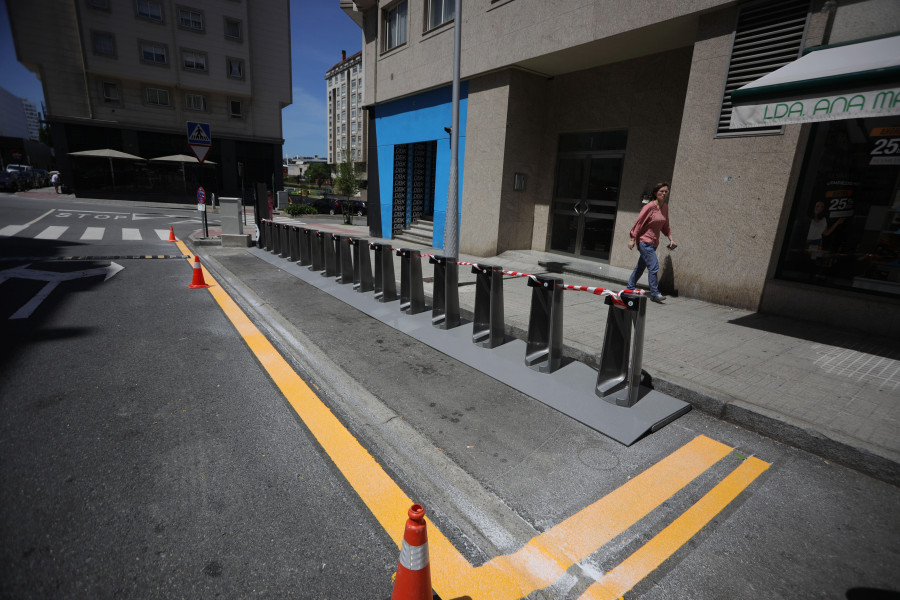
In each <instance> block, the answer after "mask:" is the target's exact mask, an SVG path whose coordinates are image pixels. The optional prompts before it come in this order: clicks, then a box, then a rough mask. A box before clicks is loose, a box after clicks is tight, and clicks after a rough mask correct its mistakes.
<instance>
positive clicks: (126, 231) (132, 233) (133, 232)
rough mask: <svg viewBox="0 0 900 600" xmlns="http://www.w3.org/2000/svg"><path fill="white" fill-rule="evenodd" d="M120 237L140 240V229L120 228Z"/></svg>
mask: <svg viewBox="0 0 900 600" xmlns="http://www.w3.org/2000/svg"><path fill="white" fill-rule="evenodd" d="M122 239H123V240H129V241H135V240H137V241H140V240H141V239H142V238H141V230H140V229H131V228H130V227H123V228H122Z"/></svg>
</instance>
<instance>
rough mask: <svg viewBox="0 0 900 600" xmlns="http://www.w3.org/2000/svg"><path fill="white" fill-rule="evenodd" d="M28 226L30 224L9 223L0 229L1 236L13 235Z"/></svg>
mask: <svg viewBox="0 0 900 600" xmlns="http://www.w3.org/2000/svg"><path fill="white" fill-rule="evenodd" d="M26 227H28V225H7V226H6V227H4V228H3V229H0V237H11V236H14V235H16V234H17V233H19V232H20V231H22V230H23V229H25V228H26Z"/></svg>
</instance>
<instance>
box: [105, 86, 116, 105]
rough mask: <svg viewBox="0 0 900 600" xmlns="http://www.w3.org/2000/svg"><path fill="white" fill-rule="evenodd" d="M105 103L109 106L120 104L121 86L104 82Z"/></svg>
mask: <svg viewBox="0 0 900 600" xmlns="http://www.w3.org/2000/svg"><path fill="white" fill-rule="evenodd" d="M103 101H104V102H106V103H108V104H119V86H118V85H116V84H115V83H110V82H108V81H104V82H103Z"/></svg>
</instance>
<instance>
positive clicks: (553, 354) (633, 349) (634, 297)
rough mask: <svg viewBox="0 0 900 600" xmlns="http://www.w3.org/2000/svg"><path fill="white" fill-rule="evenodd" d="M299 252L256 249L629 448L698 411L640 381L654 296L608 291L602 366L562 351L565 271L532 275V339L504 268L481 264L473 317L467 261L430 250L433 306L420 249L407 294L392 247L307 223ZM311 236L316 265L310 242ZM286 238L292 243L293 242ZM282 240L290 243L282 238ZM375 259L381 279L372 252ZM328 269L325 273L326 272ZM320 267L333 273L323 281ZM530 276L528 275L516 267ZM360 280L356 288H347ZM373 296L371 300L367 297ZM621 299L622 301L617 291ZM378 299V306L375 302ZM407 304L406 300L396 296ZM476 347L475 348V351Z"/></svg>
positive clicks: (409, 266)
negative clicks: (467, 303) (510, 308)
mask: <svg viewBox="0 0 900 600" xmlns="http://www.w3.org/2000/svg"><path fill="white" fill-rule="evenodd" d="M260 231H261V232H264V234H263V235H264V237H263V241H264V242H265V244H266V248H267V249H268V248H269V246H268V244H269V243H270V241H271V243H277V242H276V240H279V237H280V236H279V235H278V234H277V233H275V232H276V231H278V230H277V229H275V228H274V227H273V226H272V225H271V224H268V223H266V222H264V223H263V224H262V226H261V227H260ZM298 235H299V238H298V239H299V243H300V248H299V250H298V251H297V252H294V251H293V248H291V247H290V246H288V248H289V250H288V251H287V252H288V253H289V254H290V256H291V257H294V256H295V255H297V254H299V256H300V264H297V263H295V262H294V261H291V262H290V264H289V265H288V266H287V268H285V266H284V264H283V262H282V261H279V259H278V258H277V256H278V255H279V254H281V253H282V252H281V251H280V250H281V249H280V248H276V247H273V248H272V249H271V250H270V252H263V251H262V248H260V249H258V250H257V249H252V248H251V250H250V251H251V252H252V253H254V254H255V255H257V256H258V257H259V258H261V259H263V260H265V261H267V262H269V263H271V264H273V265H276V266H278V267H279V268H281V269H283V270H285V271H286V272H288V273H291V274H292V275H294V276H296V277H298V278H300V279H302V280H304V281H305V282H307V283H309V284H311V285H313V286H315V287H317V288H319V289H321V290H322V291H325V292H326V293H329V294H331V295H332V296H334V297H335V298H337V299H339V300H341V301H343V302H345V303H346V304H349V305H351V306H353V307H355V308H357V309H358V310H360V311H362V312H364V313H367V314H369V315H370V316H372V317H374V318H376V319H378V320H379V321H381V322H383V323H385V324H386V325H388V326H390V327H393V328H395V329H397V330H398V331H401V332H403V333H406V334H407V335H409V336H411V337H413V338H415V339H417V340H419V341H421V342H423V343H425V344H428V345H429V346H431V347H433V348H435V349H436V350H438V351H440V352H443V353H444V354H446V355H448V356H450V357H452V358H454V359H456V360H459V361H460V362H462V363H464V364H467V365H469V366H471V367H473V368H475V369H477V370H479V371H481V372H482V373H485V374H486V375H489V376H491V377H493V378H494V379H497V380H498V381H501V382H503V383H505V384H507V385H509V386H510V387H512V388H514V389H517V390H519V391H521V392H522V393H524V394H527V395H528V396H531V397H532V398H534V399H536V400H538V401H539V402H542V403H543V404H546V405H547V406H550V407H551V408H554V409H556V410H558V411H560V412H562V413H564V414H566V415H568V416H570V417H572V418H574V419H576V420H578V421H580V422H582V423H584V424H585V425H587V426H589V427H591V428H593V429H595V430H597V431H599V432H600V433H603V434H604V435H606V436H608V437H611V438H612V439H614V440H616V441H618V442H620V443H622V444H625V445H626V446H629V445H631V444H633V443H634V442H636V441H637V440H638V439H640V438H642V437H643V436H645V435H647V434H649V433H651V432H654V431H657V430H659V429H660V428H662V427H664V426H665V425H666V424H668V423H670V422H672V421H674V420H675V419H677V418H678V417H680V416H681V415H683V414H685V413H687V412H688V411H690V409H691V405H690V404H688V403H687V402H683V401H681V400H677V399H675V398H672V397H671V396H668V395H666V394H663V393H661V392H659V391H656V390H652V389H649V388H647V387H644V386H641V373H642V362H643V344H644V327H645V320H646V312H647V298H646V297H645V296H643V295H642V294H632V293H625V292H621V293H619V294H612V293H611V292H609V290H603V289H602V288H591V289H590V290H587V291H591V290H594V293H599V292H602V294H601V295H605V296H606V297H605V302H606V304H607V305H608V307H609V308H608V311H607V324H606V331H605V334H604V340H603V346H602V351H601V354H600V360H599V365H600V366H599V369H594V368H592V367H590V366H588V365H586V364H584V363H582V362H579V361H575V360H568V361H566V360H564V357H563V306H564V304H563V291H564V290H565V289H566V286H564V285H563V280H562V279H561V278H559V277H553V276H549V275H527V285H528V287H530V288H531V305H530V312H529V320H528V333H527V339H526V340H524V341H523V340H520V339H516V338H511V337H508V336H507V335H506V325H505V323H504V307H503V274H504V271H503V270H502V268H501V267H499V266H493V265H474V266H473V267H472V272H473V273H474V274H475V275H476V282H475V285H476V289H475V307H474V313H473V316H474V320H473V321H472V322H462V321H461V319H460V318H459V289H458V287H459V283H458V277H459V276H458V263H457V262H456V259H451V258H448V257H443V256H430V257H429V262H430V263H431V264H432V265H434V286H433V294H432V303H433V305H434V306H432V308H431V311H430V312H429V311H428V307H427V306H426V304H425V295H424V285H423V283H424V280H423V278H422V266H421V258H422V256H421V253H420V251H419V250H415V249H408V248H404V249H400V250H396V253H397V256H399V257H400V294H399V296H398V294H397V287H396V285H397V283H396V279H395V277H394V255H393V254H394V252H395V249H394V248H392V247H391V246H390V244H384V243H369V242H367V240H365V239H360V238H351V237H347V236H340V235H337V234H332V233H329V232H324V231H320V230H319V231H317V230H314V229H311V228H307V229H300V231H299V233H298ZM304 236H305V239H307V240H309V250H308V253H309V254H310V255H311V256H309V257H308V258H309V262H310V263H311V264H310V266H309V268H302V267H303V266H305V265H303V264H302V263H303V262H304V257H303V255H304V250H303V247H304V246H303V239H304ZM285 243H287V242H285ZM278 245H279V246H280V245H281V244H278ZM370 249H371V251H372V252H373V256H374V263H375V265H374V266H375V268H374V277H373V276H372V267H371V263H370V260H369V259H370V255H369V250H370ZM323 269H324V271H323ZM317 272H321V274H322V275H329V277H319V276H317V275H316V273H317ZM511 274H512V275H515V276H526V275H525V274H522V273H511ZM351 281H352V282H353V285H352V286H350V285H346V284H347V283H350V282H351ZM567 287H569V288H571V287H572V286H567ZM369 291H371V292H373V296H371V297H369V296H367V294H365V293H360V292H369ZM611 296H615V301H614V300H613V297H611ZM373 299H374V300H376V302H372V300H373ZM397 300H399V302H398V303H397V304H394V303H395V301H397ZM473 349H474V351H473Z"/></svg>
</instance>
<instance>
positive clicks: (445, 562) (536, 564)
mask: <svg viewBox="0 0 900 600" xmlns="http://www.w3.org/2000/svg"><path fill="white" fill-rule="evenodd" d="M176 243H177V244H178V247H179V249H180V250H181V252H182V254H184V255H185V256H186V260H187V262H188V264H191V265H192V264H193V261H194V256H193V254H191V253H190V251H188V249H187V246H185V245H184V243H183V242H181V241H178V242H176ZM201 268H202V269H203V275H204V280H205V281H206V283H207V284H208V285H209V286H210V287H209V288H208V289H209V292H210V294H212V296H213V298H214V299H215V300H216V302H217V303H218V304H219V306H220V307H221V309H222V311H223V312H224V313H225V315H226V317H227V318H228V319H229V320H230V321H231V323H232V324H233V325H234V327H235V329H236V330H237V331H238V333H239V334H240V335H241V337H243V339H244V341H245V343H246V344H247V346H248V347H249V348H250V351H251V352H253V354H254V355H255V356H256V358H257V360H259V362H260V364H262V366H263V368H264V369H265V370H266V372H267V373H268V374H269V376H270V377H271V378H272V380H273V381H274V382H275V385H276V386H277V387H278V389H279V390H281V393H282V394H284V396H285V398H286V399H287V401H288V403H289V404H290V405H291V407H292V408H293V409H294V411H295V412H296V413H297V415H298V416H299V417H300V418H301V419H302V420H303V422H304V423H305V424H306V426H307V427H308V428H309V430H310V432H311V433H312V434H313V435H314V436H315V437H316V439H317V440H318V442H319V444H321V445H322V448H323V449H324V450H325V452H327V453H328V455H329V456H330V458H331V460H332V461H334V464H335V466H337V468H338V469H339V470H340V471H341V473H342V474H343V475H344V477H345V478H346V479H347V482H348V483H349V484H350V485H351V486H352V487H353V489H354V490H355V491H356V493H357V494H359V496H360V499H361V500H362V501H363V502H364V503H365V504H366V506H367V507H368V508H369V510H370V511H371V512H372V515H373V516H374V517H375V518H376V519H377V520H378V522H379V523H380V524H381V526H382V527H383V528H384V530H385V531H386V532H387V533H388V535H389V536H390V537H391V539H393V540H394V543H395V544H397V547H398V548H400V546H401V544H402V541H403V523H404V519H405V517H404V515H406V512H407V510H408V509H409V507H410V505H411V504H413V502H412V500H411V499H410V498H409V497H408V496H407V495H406V494H405V493H404V492H403V490H401V489H400V487H399V486H398V485H397V484H396V482H394V481H393V479H391V478H390V476H388V474H387V473H386V472H385V471H384V469H383V468H382V467H381V465H379V464H378V462H377V461H376V460H375V458H374V457H373V456H372V455H371V454H369V452H368V450H366V449H365V448H364V447H363V446H362V445H361V444H360V443H359V441H358V440H357V439H356V438H355V437H353V436H352V435H351V434H350V432H349V431H347V429H346V428H345V427H344V426H343V424H341V422H340V421H339V420H338V419H337V417H335V416H334V414H333V413H332V412H331V410H330V409H329V408H328V407H327V406H325V404H324V403H323V402H322V401H321V400H320V399H319V397H318V396H317V395H316V394H315V393H314V392H313V391H312V390H311V389H310V388H309V386H308V385H307V384H306V382H304V381H303V379H301V378H300V376H299V375H297V373H296V372H295V371H294V370H293V368H291V366H290V364H288V362H287V361H286V360H285V359H284V357H282V356H281V354H280V353H279V352H278V351H277V350H276V349H275V347H274V346H272V344H271V342H270V341H269V340H268V338H266V336H265V335H263V334H262V333H261V332H260V331H259V329H257V327H256V326H255V325H254V324H253V323H252V322H251V321H250V319H249V318H248V317H247V316H246V315H245V314H244V312H243V311H242V310H241V308H240V307H239V306H238V305H237V303H235V302H234V300H233V299H232V298H231V297H230V296H229V295H228V294H227V293H226V292H225V291H224V289H222V287H221V286H220V285H219V284H218V282H217V281H216V280H215V278H214V277H213V276H212V275H211V274H210V273H209V272H208V271H207V270H206V269H205V268H204V267H203V265H202V263H201ZM731 450H732V448H731V447H729V446H726V445H724V444H721V443H719V442H717V441H715V440H712V439H710V438H707V437H705V436H702V435H701V436H698V437H697V438H695V439H693V440H692V441H690V442H688V443H687V444H685V445H684V446H682V447H681V448H679V449H678V450H676V451H675V452H673V453H672V454H670V455H669V456H667V457H666V458H664V459H662V460H661V461H659V462H658V463H656V464H654V465H653V466H651V467H649V468H648V469H647V470H645V471H644V472H642V473H641V474H639V475H637V476H636V477H634V478H633V479H631V480H630V481H628V482H627V483H625V484H623V485H622V486H621V487H619V488H618V489H616V490H614V491H613V492H611V493H609V494H607V495H606V496H604V497H603V498H601V499H600V500H598V501H597V502H595V503H593V504H592V505H590V506H588V507H586V508H585V509H583V510H581V511H579V512H578V513H576V514H575V515H573V516H571V517H569V518H568V519H566V520H565V521H563V522H562V523H560V524H558V525H557V526H555V527H553V528H552V529H550V530H549V531H547V532H545V533H543V534H541V535H539V536H536V537H535V538H533V539H532V540H531V541H529V542H528V543H527V544H526V545H525V546H523V547H522V548H521V549H520V550H518V551H516V552H514V553H513V554H510V555H508V556H500V557H497V558H494V559H492V560H490V561H488V562H487V563H485V564H483V565H482V566H480V567H473V566H472V565H471V564H470V563H469V562H468V561H467V560H466V558H465V557H464V556H463V555H462V554H460V553H459V551H458V550H456V548H455V547H454V546H453V544H452V543H450V540H448V539H447V538H446V536H444V534H443V533H442V532H441V531H440V530H439V529H438V528H437V527H436V526H435V525H434V523H431V524H430V526H429V528H428V529H429V531H428V545H429V554H430V562H431V564H432V565H433V566H432V570H431V575H432V585H433V586H434V589H435V590H436V591H437V592H438V593H439V594H440V595H441V596H442V597H444V598H458V597H463V596H468V597H470V598H471V599H472V600H515V599H517V598H522V597H524V596H527V595H528V594H530V593H532V592H534V591H537V590H541V589H544V588H546V587H548V586H550V585H552V584H553V583H555V582H556V581H557V580H559V578H560V577H562V576H563V575H564V574H565V572H566V571H567V570H568V569H569V568H570V567H571V566H572V565H574V564H576V563H577V562H579V561H581V560H583V559H585V558H586V557H587V556H589V555H590V554H591V553H593V552H595V551H596V550H598V549H599V548H601V547H602V546H603V545H604V544H606V543H607V542H609V541H610V540H611V539H613V538H614V537H616V536H617V535H619V534H620V533H622V532H624V531H625V530H626V529H628V528H629V527H631V526H632V525H633V524H635V523H637V522H638V521H639V520H640V519H642V518H643V517H644V516H646V515H647V514H648V513H649V512H651V511H652V510H653V509H655V508H656V507H658V506H659V505H660V504H661V503H662V502H664V501H665V500H666V499H668V498H670V497H671V496H672V495H674V494H675V493H676V492H678V491H679V490H680V489H682V488H683V487H684V486H685V485H687V484H688V483H690V482H691V481H692V480H693V479H694V478H696V477H697V476H698V475H700V474H701V473H703V472H704V471H705V470H707V469H708V468H710V467H711V466H712V465H714V464H715V463H716V462H718V461H719V460H721V459H722V458H723V457H724V456H726V455H727V454H728V453H729V452H731ZM760 462H761V461H760ZM763 464H765V463H763ZM723 483H724V482H723ZM720 485H721V484H720ZM735 495H736V494H735ZM689 512H690V511H689ZM710 518H711V517H710ZM685 541H686V540H685ZM636 554H637V553H636ZM604 581H606V579H605V578H604ZM595 585H596V584H595ZM593 587H594V586H592V587H591V588H589V591H590V590H591V589H592V588H593ZM632 587H633V584H632ZM628 589H630V587H629V588H628ZM624 591H627V589H626V590H623V591H622V592H620V593H619V594H618V596H621V595H622V594H624ZM618 596H610V597H612V598H615V597H618ZM585 597H586V598H588V597H589V596H585ZM604 597H606V596H604Z"/></svg>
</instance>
